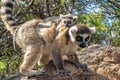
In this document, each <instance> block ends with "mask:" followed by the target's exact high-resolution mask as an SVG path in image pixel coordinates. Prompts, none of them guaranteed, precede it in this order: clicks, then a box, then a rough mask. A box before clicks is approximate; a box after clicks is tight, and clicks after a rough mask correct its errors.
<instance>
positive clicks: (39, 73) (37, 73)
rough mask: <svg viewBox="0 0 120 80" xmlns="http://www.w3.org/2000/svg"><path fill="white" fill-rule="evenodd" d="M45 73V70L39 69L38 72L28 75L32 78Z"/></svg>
mask: <svg viewBox="0 0 120 80" xmlns="http://www.w3.org/2000/svg"><path fill="white" fill-rule="evenodd" d="M43 75H45V72H40V71H38V72H36V73H34V74H33V75H30V76H28V77H29V78H30V77H35V76H43Z"/></svg>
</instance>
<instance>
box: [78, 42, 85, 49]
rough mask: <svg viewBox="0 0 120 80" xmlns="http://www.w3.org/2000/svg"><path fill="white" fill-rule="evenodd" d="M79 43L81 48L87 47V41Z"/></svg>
mask: <svg viewBox="0 0 120 80" xmlns="http://www.w3.org/2000/svg"><path fill="white" fill-rule="evenodd" d="M78 45H79V46H80V47H81V48H85V47H86V43H85V42H80V43H79V44H78Z"/></svg>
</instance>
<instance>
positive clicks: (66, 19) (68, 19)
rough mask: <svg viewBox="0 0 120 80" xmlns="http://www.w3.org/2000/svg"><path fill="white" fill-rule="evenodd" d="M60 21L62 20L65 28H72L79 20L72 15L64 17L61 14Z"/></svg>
mask: <svg viewBox="0 0 120 80" xmlns="http://www.w3.org/2000/svg"><path fill="white" fill-rule="evenodd" d="M60 19H61V20H62V21H61V22H62V24H63V26H67V27H71V26H73V25H74V24H75V21H76V20H77V16H75V15H72V14H67V15H62V14H60Z"/></svg>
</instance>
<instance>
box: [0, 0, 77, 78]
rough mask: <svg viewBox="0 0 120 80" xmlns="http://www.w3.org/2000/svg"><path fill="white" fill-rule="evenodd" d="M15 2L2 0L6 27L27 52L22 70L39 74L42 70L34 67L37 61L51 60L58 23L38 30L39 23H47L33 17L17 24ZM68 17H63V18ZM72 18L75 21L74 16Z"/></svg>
mask: <svg viewBox="0 0 120 80" xmlns="http://www.w3.org/2000/svg"><path fill="white" fill-rule="evenodd" d="M13 4H14V0H2V6H1V9H0V12H1V19H2V21H3V22H4V25H5V27H6V28H7V30H8V31H9V32H10V33H11V35H12V36H13V35H16V36H15V37H16V38H15V40H16V43H17V45H19V47H21V48H22V49H23V51H24V52H25V54H24V60H23V62H22V64H21V66H20V72H21V73H22V74H23V75H27V76H33V75H39V74H41V72H39V71H37V70H32V69H33V67H34V65H35V64H36V63H37V62H38V64H39V65H41V66H42V65H45V64H47V63H48V62H49V60H48V59H49V57H50V56H51V53H50V52H51V45H52V43H53V41H54V39H55V31H56V27H57V25H56V24H53V25H52V26H51V27H50V28H42V29H39V28H38V29H39V30H37V31H36V26H37V25H38V24H39V23H45V22H44V21H43V20H41V19H33V20H29V21H27V22H25V23H23V24H20V25H16V22H15V19H14V18H13V17H12V9H13ZM67 18H68V17H67ZM67 18H65V17H63V20H65V19H67ZM71 19H73V20H72V21H74V19H75V18H74V16H73V18H71ZM67 20H68V19H67ZM61 21H62V20H61ZM64 23H65V25H69V22H67V24H66V22H64V21H63V23H60V24H63V25H64ZM70 24H72V22H71V23H70ZM72 25H73V24H72Z"/></svg>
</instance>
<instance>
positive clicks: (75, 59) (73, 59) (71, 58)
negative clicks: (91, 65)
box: [67, 54, 88, 71]
mask: <svg viewBox="0 0 120 80" xmlns="http://www.w3.org/2000/svg"><path fill="white" fill-rule="evenodd" d="M67 57H68V60H69V61H70V62H72V63H73V64H75V65H76V67H77V68H78V69H79V68H82V69H83V71H88V68H87V65H85V64H81V63H80V62H79V60H78V57H77V55H76V54H73V55H67Z"/></svg>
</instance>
